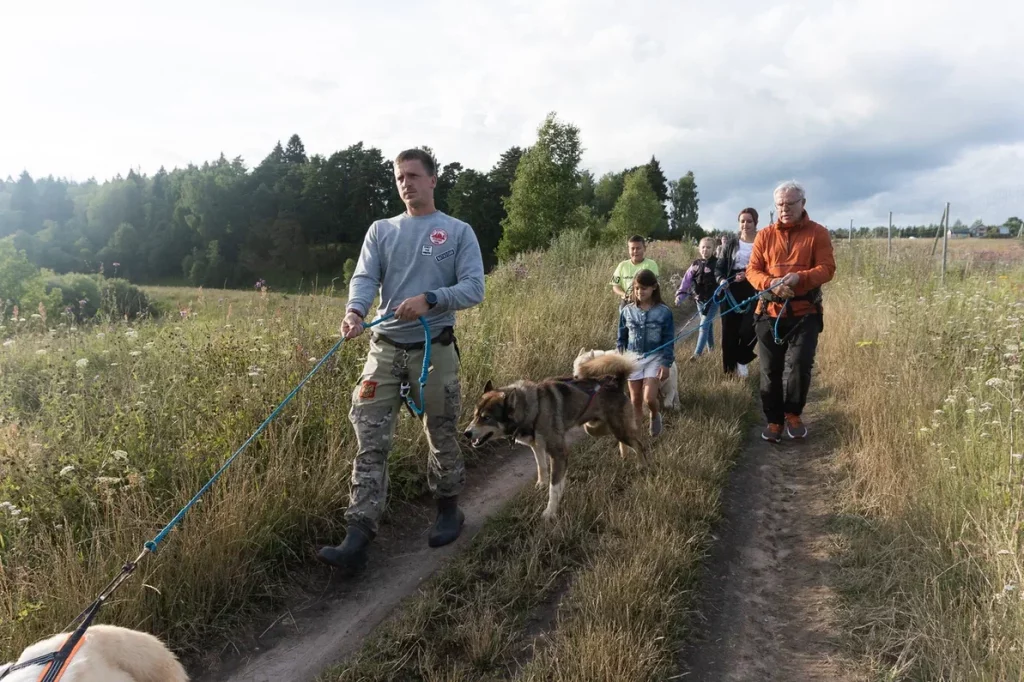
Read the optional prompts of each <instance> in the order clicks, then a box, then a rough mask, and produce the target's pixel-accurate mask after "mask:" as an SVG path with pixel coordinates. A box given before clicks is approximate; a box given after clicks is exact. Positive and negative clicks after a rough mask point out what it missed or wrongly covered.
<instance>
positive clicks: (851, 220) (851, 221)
mask: <svg viewBox="0 0 1024 682" xmlns="http://www.w3.org/2000/svg"><path fill="white" fill-rule="evenodd" d="M850 243H851V244H852V243H853V218H850Z"/></svg>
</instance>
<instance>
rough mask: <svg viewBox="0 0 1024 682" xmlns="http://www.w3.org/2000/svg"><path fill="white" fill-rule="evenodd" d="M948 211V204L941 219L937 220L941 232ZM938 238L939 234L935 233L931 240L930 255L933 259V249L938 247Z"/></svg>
mask: <svg viewBox="0 0 1024 682" xmlns="http://www.w3.org/2000/svg"><path fill="white" fill-rule="evenodd" d="M948 210H949V204H946V209H945V210H944V211H943V212H942V217H941V218H939V230H942V229H943V226H944V225H945V224H946V223H947V220H946V211H948ZM939 236H940V233H939V232H936V233H935V239H933V240H932V253H931V255H932V256H933V257H934V256H935V249H937V248H938V247H939Z"/></svg>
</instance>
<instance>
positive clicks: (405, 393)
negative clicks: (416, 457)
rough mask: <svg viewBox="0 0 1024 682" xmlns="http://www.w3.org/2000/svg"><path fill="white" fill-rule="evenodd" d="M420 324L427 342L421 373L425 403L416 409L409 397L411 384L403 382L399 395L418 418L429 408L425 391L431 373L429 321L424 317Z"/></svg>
mask: <svg viewBox="0 0 1024 682" xmlns="http://www.w3.org/2000/svg"><path fill="white" fill-rule="evenodd" d="M420 324H422V325H423V334H424V339H425V342H424V344H423V370H422V371H421V372H420V402H421V403H423V407H416V403H415V402H414V401H413V400H412V398H410V397H409V388H410V386H409V382H408V381H403V382H402V386H401V388H399V391H398V393H399V395H400V396H401V397H402V398H403V399H404V400H405V404H406V405H408V406H409V409H410V410H412V413H413V414H414V415H416V416H417V417H422V416H423V411H424V410H425V409H426V408H427V400H426V393H424V390H425V389H426V387H427V374H428V373H429V372H430V327H429V326H427V321H426V320H424V319H423V318H422V317H421V318H420Z"/></svg>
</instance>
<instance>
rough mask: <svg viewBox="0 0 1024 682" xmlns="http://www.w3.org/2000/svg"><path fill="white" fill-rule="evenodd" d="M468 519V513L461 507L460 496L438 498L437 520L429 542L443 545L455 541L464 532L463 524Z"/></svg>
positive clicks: (438, 545)
mask: <svg viewBox="0 0 1024 682" xmlns="http://www.w3.org/2000/svg"><path fill="white" fill-rule="evenodd" d="M465 521H466V515H465V514H463V513H462V510H461V509H459V496H458V495H453V496H452V497H441V498H438V500H437V520H436V521H434V527H433V528H431V529H430V537H429V538H427V544H428V545H430V546H431V547H441V546H443V545H447V544H448V543H450V542H455V539H456V538H457V537H459V533H461V532H462V524H463V523H465Z"/></svg>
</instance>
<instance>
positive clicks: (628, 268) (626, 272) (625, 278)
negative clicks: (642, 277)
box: [611, 258, 659, 294]
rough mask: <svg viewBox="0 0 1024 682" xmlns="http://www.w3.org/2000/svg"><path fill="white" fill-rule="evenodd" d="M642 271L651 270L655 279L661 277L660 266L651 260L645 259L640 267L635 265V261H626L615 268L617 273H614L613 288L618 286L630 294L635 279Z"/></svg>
mask: <svg viewBox="0 0 1024 682" xmlns="http://www.w3.org/2000/svg"><path fill="white" fill-rule="evenodd" d="M641 270H650V271H651V272H653V273H654V275H655V277H657V276H658V275H659V273H658V264H657V263H655V262H654V261H652V260H651V259H650V258H644V260H643V262H642V263H640V265H633V261H631V260H629V259H626V260H624V261H622V262H621V263H619V265H618V267H616V268H615V272H613V273H612V282H611V283H612V286H615V285H616V284H618V285H619V286H620V287H622V290H623V291H625V292H626V293H627V294H628V293H629V290H630V289H631V288H632V287H633V278H634V277H636V273H638V272H640V271H641Z"/></svg>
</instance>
